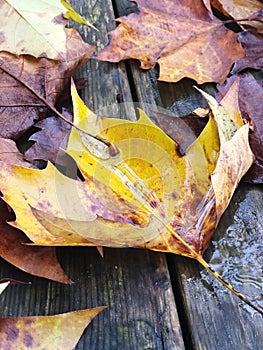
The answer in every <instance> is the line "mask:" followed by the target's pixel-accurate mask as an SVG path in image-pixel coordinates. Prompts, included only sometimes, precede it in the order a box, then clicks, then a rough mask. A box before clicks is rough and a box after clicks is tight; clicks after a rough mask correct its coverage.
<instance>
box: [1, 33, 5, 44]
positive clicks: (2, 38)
mask: <svg viewBox="0 0 263 350" xmlns="http://www.w3.org/2000/svg"><path fill="white" fill-rule="evenodd" d="M4 41H5V34H4V32H0V43H3V42H4Z"/></svg>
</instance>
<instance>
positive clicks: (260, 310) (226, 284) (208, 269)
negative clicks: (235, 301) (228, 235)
mask: <svg viewBox="0 0 263 350" xmlns="http://www.w3.org/2000/svg"><path fill="white" fill-rule="evenodd" d="M196 260H197V261H198V262H199V263H200V264H201V265H202V266H203V267H204V268H205V269H206V270H207V271H209V272H210V273H211V275H213V277H215V278H216V279H217V280H218V281H219V282H220V283H221V284H223V285H224V286H225V287H226V288H227V289H229V290H230V291H231V292H232V293H234V294H235V295H236V296H237V297H238V298H239V299H241V300H242V301H243V302H244V303H246V304H247V305H249V306H250V307H252V308H253V309H254V310H256V311H257V312H259V313H260V314H261V315H262V316H263V309H262V308H261V307H260V306H258V305H255V304H254V303H253V302H252V301H251V300H250V299H248V298H247V297H246V296H245V295H244V294H242V293H240V292H239V291H237V290H236V289H235V288H234V287H233V286H232V285H231V284H230V283H228V282H227V281H226V280H225V279H224V278H223V277H222V276H221V275H219V274H218V273H217V272H216V271H215V270H214V269H213V268H212V267H211V265H209V264H208V263H207V262H206V261H205V260H204V259H203V257H202V256H201V255H200V256H197V257H196Z"/></svg>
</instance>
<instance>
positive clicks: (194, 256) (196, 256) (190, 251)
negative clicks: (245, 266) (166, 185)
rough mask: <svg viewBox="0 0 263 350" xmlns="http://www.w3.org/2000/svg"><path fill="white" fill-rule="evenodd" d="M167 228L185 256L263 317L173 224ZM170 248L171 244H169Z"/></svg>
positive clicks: (255, 306) (260, 310) (260, 311)
mask: <svg viewBox="0 0 263 350" xmlns="http://www.w3.org/2000/svg"><path fill="white" fill-rule="evenodd" d="M152 213H153V214H154V210H152ZM154 216H155V217H156V218H157V219H159V220H161V221H162V222H163V220H162V219H161V218H160V217H159V216H158V215H156V214H154ZM164 225H165V227H166V228H167V229H168V231H169V232H170V233H172V234H173V236H174V237H175V238H176V239H177V240H178V241H179V244H182V245H183V246H184V247H185V248H187V250H188V251H187V253H186V254H185V256H188V257H190V258H192V259H195V260H197V261H198V262H199V263H200V264H201V265H202V266H203V267H204V268H205V269H206V270H207V271H209V272H210V273H211V274H212V275H213V276H214V278H215V279H217V280H218V281H219V282H220V283H221V284H222V285H223V286H225V287H226V288H227V289H229V290H230V291H231V292H232V293H233V294H235V295H236V296H237V297H238V298H239V299H240V300H242V301H243V302H244V303H246V304H247V305H249V306H250V307H252V308H253V309H254V310H256V311H257V312H259V313H260V314H261V315H262V316H263V309H262V308H261V307H260V306H258V305H256V304H254V303H253V302H252V301H251V300H250V299H249V298H247V297H246V296H245V295H244V294H242V293H240V292H239V291H237V290H236V289H235V288H234V287H233V286H232V285H231V284H230V283H229V282H227V281H226V280H225V279H224V278H223V277H222V276H221V275H219V273H217V272H216V271H215V270H214V269H213V268H212V267H211V265H209V264H208V263H207V262H206V261H205V260H204V258H203V257H202V255H200V254H199V253H197V252H196V251H195V250H194V249H193V248H192V247H191V245H190V244H188V243H187V242H186V241H185V240H184V239H183V238H182V237H181V236H180V235H179V234H178V233H177V232H176V231H175V230H174V228H173V227H172V226H171V224H168V225H167V224H164ZM168 247H169V244H168ZM171 253H172V251H171Z"/></svg>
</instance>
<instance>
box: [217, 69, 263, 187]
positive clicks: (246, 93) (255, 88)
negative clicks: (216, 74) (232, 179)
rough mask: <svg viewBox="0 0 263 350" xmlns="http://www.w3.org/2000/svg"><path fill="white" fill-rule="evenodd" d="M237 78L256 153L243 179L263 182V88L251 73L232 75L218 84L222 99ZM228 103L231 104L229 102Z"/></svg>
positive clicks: (242, 111)
mask: <svg viewBox="0 0 263 350" xmlns="http://www.w3.org/2000/svg"><path fill="white" fill-rule="evenodd" d="M236 80H240V83H239V89H238V97H237V99H236V100H237V101H238V104H239V108H240V111H241V114H242V117H243V119H244V120H245V122H247V123H250V124H251V130H250V133H249V143H250V146H251V149H252V151H253V153H254V155H255V157H256V158H255V162H254V164H253V165H252V167H251V168H250V169H249V171H248V172H247V173H246V175H245V176H244V178H243V180H244V181H247V182H252V183H262V182H263V136H262V135H263V119H262V106H261V104H260V103H259V101H262V100H263V88H262V86H261V85H260V84H259V83H258V82H257V81H256V79H255V78H254V77H253V76H252V75H251V74H246V75H242V76H240V77H237V76H232V77H231V78H229V79H228V80H227V81H226V84H225V85H223V86H217V88H218V90H219V93H218V95H217V98H218V99H222V98H223V96H225V94H227V93H228V91H229V89H231V86H232V85H233V84H235V81H236ZM228 105H231V103H229V104H228Z"/></svg>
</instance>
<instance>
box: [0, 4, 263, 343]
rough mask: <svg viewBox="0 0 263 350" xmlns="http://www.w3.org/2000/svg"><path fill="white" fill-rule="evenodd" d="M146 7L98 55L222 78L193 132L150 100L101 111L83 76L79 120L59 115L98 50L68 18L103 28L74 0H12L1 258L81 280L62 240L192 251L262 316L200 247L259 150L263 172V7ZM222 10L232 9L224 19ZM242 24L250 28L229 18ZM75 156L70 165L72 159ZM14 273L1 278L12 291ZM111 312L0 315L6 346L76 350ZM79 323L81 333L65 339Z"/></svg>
mask: <svg viewBox="0 0 263 350" xmlns="http://www.w3.org/2000/svg"><path fill="white" fill-rule="evenodd" d="M136 3H137V5H138V11H137V12H135V13H133V14H130V15H128V16H127V17H122V18H120V19H119V20H118V21H119V22H120V25H119V26H118V27H117V28H116V29H115V30H114V31H112V32H111V33H110V36H111V41H110V44H109V45H108V46H107V47H106V48H104V49H103V50H102V51H101V52H99V53H98V58H99V59H101V60H109V61H111V62H118V61H120V60H122V59H127V58H135V59H138V60H140V62H141V67H142V68H144V69H149V68H152V67H154V65H155V64H156V63H158V64H159V67H160V77H159V78H160V79H161V80H164V81H168V82H177V81H178V80H180V79H182V78H184V77H188V78H192V79H194V80H196V82H197V83H203V82H216V83H219V84H221V85H219V84H218V85H217V89H218V93H217V95H216V96H215V98H214V97H212V96H210V95H209V94H207V93H206V92H204V91H202V90H200V89H199V88H197V90H198V91H199V93H201V94H202V95H203V97H204V98H205V100H206V101H207V104H208V106H209V110H208V111H207V113H208V121H207V122H203V121H202V122H201V123H202V126H201V127H199V125H201V124H198V123H199V122H198V123H197V122H196V120H197V118H198V117H194V118H195V119H194V123H195V126H194V129H195V130H196V131H197V136H196V137H193V138H192V139H191V140H186V138H185V135H184V133H183V131H182V130H181V129H180V124H178V123H177V124H176V126H174V124H173V120H172V119H169V118H167V116H165V115H161V114H158V115H156V118H155V119H157V121H158V124H159V125H160V127H161V128H159V127H158V126H156V125H155V124H154V123H153V122H152V121H151V120H150V119H149V118H148V117H147V115H146V114H145V113H144V112H143V111H142V110H140V111H139V114H140V118H139V119H138V121H136V122H132V121H128V120H124V119H115V118H103V117H99V116H96V115H95V114H93V113H92V112H91V111H90V110H89V109H88V107H87V106H85V104H84V102H83V101H82V100H81V99H80V97H79V96H78V93H77V90H76V88H75V85H74V83H73V82H72V84H71V96H72V101H73V117H72V115H71V113H70V112H69V111H67V110H65V109H64V110H63V111H62V112H59V111H58V110H57V108H56V103H57V102H58V99H59V97H60V95H61V94H62V91H64V89H65V86H67V85H68V84H69V80H70V78H71V76H72V75H73V73H74V72H75V70H76V69H77V68H78V67H79V66H80V65H81V64H83V63H84V62H85V61H87V60H88V58H89V57H90V56H91V54H92V53H93V51H94V47H93V46H91V45H89V44H87V43H85V42H84V41H83V40H82V38H81V37H80V35H79V33H78V32H77V31H76V29H74V28H71V29H69V28H66V27H65V25H66V24H67V22H68V18H71V19H74V20H76V21H78V22H80V23H82V24H85V25H88V26H91V27H93V26H92V25H91V24H90V23H89V22H87V21H86V20H85V19H84V18H82V17H81V16H80V15H78V14H77V13H76V12H75V11H74V10H73V9H72V7H71V6H70V5H69V4H68V3H67V2H66V1H64V0H62V1H61V2H60V1H59V0H52V1H50V2H49V4H48V5H47V2H46V1H41V0H39V1H35V2H33V3H30V5H29V3H28V2H27V1H25V0H23V1H21V0H8V1H7V0H0V19H1V23H2V27H1V32H0V83H1V84H0V92H1V94H0V115H1V119H0V126H1V127H0V136H1V137H2V138H0V168H1V178H0V190H1V193H2V199H1V202H0V212H1V216H0V256H1V257H2V258H4V259H5V260H7V261H9V262H10V263H11V264H13V265H15V266H17V267H19V268H20V269H21V270H23V271H26V272H28V273H30V274H32V275H37V276H40V277H45V278H49V279H52V280H54V281H57V282H62V283H68V284H69V283H71V281H70V279H69V278H68V277H67V276H66V275H65V273H64V272H63V270H62V268H61V267H60V265H59V263H58V261H57V259H56V255H55V246H65V245H66V246H68V245H72V246H77V245H84V246H97V247H98V246H107V247H137V248H145V249H150V250H155V251H159V252H170V253H174V254H179V255H184V256H187V257H190V258H193V259H195V260H197V261H198V262H200V263H201V264H202V265H203V266H204V267H205V268H206V269H207V270H208V271H210V272H211V273H212V274H213V276H214V277H215V278H216V279H218V280H219V281H220V282H221V283H222V284H223V285H224V286H225V287H227V288H229V289H230V290H231V291H232V292H233V293H234V294H235V295H237V296H238V297H239V298H240V299H242V300H243V301H245V302H246V303H247V304H249V305H250V306H251V307H253V308H254V309H255V310H257V311H258V312H260V313H262V314H263V310H262V309H261V308H260V307H258V306H257V305H254V304H253V303H252V302H251V301H250V300H249V299H247V298H246V297H245V296H244V295H242V294H240V293H239V292H238V291H236V290H235V289H234V288H233V287H232V286H231V285H230V284H229V283H228V282H226V281H225V280H223V279H222V277H221V276H220V275H218V273H217V272H215V271H214V270H213V269H212V268H211V267H210V266H209V264H208V263H207V262H206V261H205V260H204V258H203V257H202V255H203V253H204V251H205V249H206V248H207V247H208V245H209V243H210V240H211V236H212V234H213V232H214V230H215V228H216V226H217V224H218V222H219V220H220V218H221V216H222V214H223V213H224V211H225V209H226V208H227V206H228V204H229V202H230V200H231V197H232V195H233V192H234V191H235V189H236V187H237V186H238V183H239V182H240V180H241V179H242V178H243V177H244V175H245V174H246V173H247V171H248V170H249V168H250V167H251V165H252V163H253V162H254V160H255V162H254V164H253V166H252V168H251V171H250V172H249V173H248V174H247V175H245V179H246V180H247V181H251V182H256V183H260V182H262V179H263V175H262V174H263V172H262V169H263V160H262V150H263V148H262V147H263V146H262V116H261V108H260V106H259V103H258V102H259V101H262V98H261V96H262V97H263V90H262V86H261V85H260V84H259V83H258V82H257V81H256V80H255V79H254V77H253V76H252V75H250V74H243V70H244V69H246V68H248V67H250V68H254V69H261V68H262V23H261V22H260V20H261V12H262V8H263V5H262V4H261V3H260V2H258V1H250V2H248V4H246V3H245V2H243V1H238V2H236V1H234V0H229V1H226V0H225V1H211V2H209V1H201V0H198V1H195V2H192V1H190V0H184V1H179V0H176V1H171V0H165V1H163V2H160V1H158V2H157V1H155V0H154V1H148V0H138V1H136ZM211 5H212V6H211ZM29 7H30V11H28V10H29ZM213 9H217V10H219V11H221V12H222V14H223V15H225V16H227V17H228V18H229V19H228V20H226V22H225V23H224V22H222V21H221V20H220V19H218V18H217V17H215V16H214V15H213V13H212V10H213ZM43 18H44V20H43ZM254 19H256V21H254ZM235 20H237V23H239V22H240V32H239V33H235V32H234V31H233V30H231V29H228V28H226V26H225V24H229V23H230V22H233V21H235ZM238 20H240V21H238ZM13 33H15V35H14V34H13ZM231 67H232V70H231ZM252 91H253V92H254V94H252ZM18 92H19V93H18ZM127 118H128V116H127ZM65 121H67V123H66V122H65ZM32 126H34V127H36V128H38V129H40V131H38V132H37V133H35V134H33V135H31V136H30V138H29V141H30V142H32V141H33V142H35V143H34V145H33V146H32V147H30V148H28V149H26V150H25V152H24V154H22V153H20V151H19V150H18V149H17V147H16V144H15V142H14V141H13V140H17V139H18V138H19V137H20V136H21V135H24V133H25V132H26V131H28V130H29V129H30V128H31V127H32ZM189 127H191V124H189ZM162 129H163V130H162ZM30 130H31V129H30ZM168 135H169V136H168ZM11 139H13V140H11ZM250 146H251V148H250ZM240 150H242V152H240ZM66 158H67V159H68V160H70V161H69V162H68V163H67V162H65V163H63V162H64V161H65V159H66ZM35 160H43V161H48V162H47V166H46V167H45V168H44V169H38V168H36V163H35ZM62 163H63V166H64V170H63V173H62V172H61V169H60V167H59V166H60V165H61V164H62ZM65 164H66V165H65ZM69 164H70V165H69ZM73 164H74V166H73ZM67 166H68V168H67ZM80 174H81V179H80ZM25 243H26V244H25ZM40 261H41V264H39V263H38V262H40ZM9 283H11V280H8V281H2V282H1V281H0V291H1V292H2V291H3V290H4V288H6V287H7V286H8V284H9ZM103 308H104V307H98V308H95V309H90V310H81V311H75V312H71V313H68V314H61V315H55V316H43V317H20V318H15V319H14V318H8V319H0V341H1V346H2V347H3V348H4V349H9V348H10V347H17V348H22V347H23V346H24V347H33V348H36V349H37V348H42V347H45V348H47V349H49V348H50V349H51V348H52V349H54V348H67V349H71V348H73V347H74V346H75V345H76V343H77V341H78V339H79V337H80V336H81V334H82V332H83V330H84V328H85V327H86V326H87V324H88V323H89V322H90V321H91V319H92V318H93V317H95V316H96V315H97V314H98V313H99V312H100V311H102V309H103ZM28 325H30V327H29V326H28ZM69 329H70V331H71V333H73V335H72V336H71V337H70V340H71V343H69V342H68V341H69V338H68V337H65V334H67V332H68V330H69ZM65 339H66V342H65ZM55 342H57V343H55Z"/></svg>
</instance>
